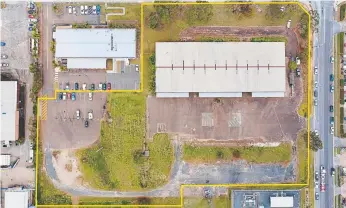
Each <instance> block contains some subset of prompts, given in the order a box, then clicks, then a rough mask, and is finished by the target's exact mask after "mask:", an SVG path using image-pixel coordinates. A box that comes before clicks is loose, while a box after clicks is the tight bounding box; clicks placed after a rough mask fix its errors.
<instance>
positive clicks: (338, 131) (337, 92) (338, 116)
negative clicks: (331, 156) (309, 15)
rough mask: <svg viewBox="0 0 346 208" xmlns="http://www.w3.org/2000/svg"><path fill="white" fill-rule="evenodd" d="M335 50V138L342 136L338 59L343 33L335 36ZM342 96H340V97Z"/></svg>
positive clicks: (342, 42)
mask: <svg viewBox="0 0 346 208" xmlns="http://www.w3.org/2000/svg"><path fill="white" fill-rule="evenodd" d="M335 45H336V50H335V51H334V58H335V60H334V63H335V64H334V76H335V79H334V91H335V93H334V104H335V106H334V109H335V113H334V115H335V119H334V120H335V127H336V128H335V135H336V136H341V137H342V136H344V130H343V123H344V119H343V114H344V112H343V111H344V109H343V105H341V104H343V103H344V96H343V93H344V89H343V86H341V85H340V83H341V81H340V80H343V76H342V75H341V71H340V70H341V68H340V67H341V66H340V57H342V56H343V53H344V51H343V50H344V33H338V34H337V35H336V43H335ZM341 94H342V95H341Z"/></svg>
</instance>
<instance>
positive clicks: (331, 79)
mask: <svg viewBox="0 0 346 208" xmlns="http://www.w3.org/2000/svg"><path fill="white" fill-rule="evenodd" d="M329 80H330V81H331V82H332V81H334V75H333V74H331V75H330V76H329Z"/></svg>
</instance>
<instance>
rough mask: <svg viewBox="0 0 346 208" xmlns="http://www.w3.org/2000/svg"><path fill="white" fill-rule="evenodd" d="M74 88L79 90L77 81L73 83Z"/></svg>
mask: <svg viewBox="0 0 346 208" xmlns="http://www.w3.org/2000/svg"><path fill="white" fill-rule="evenodd" d="M74 89H75V90H79V84H78V82H76V83H74Z"/></svg>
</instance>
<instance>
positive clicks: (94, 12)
mask: <svg viewBox="0 0 346 208" xmlns="http://www.w3.org/2000/svg"><path fill="white" fill-rule="evenodd" d="M93 14H96V6H95V5H94V6H93Z"/></svg>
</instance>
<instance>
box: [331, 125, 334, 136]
mask: <svg viewBox="0 0 346 208" xmlns="http://www.w3.org/2000/svg"><path fill="white" fill-rule="evenodd" d="M330 134H332V135H333V134H334V126H331V127H330Z"/></svg>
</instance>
